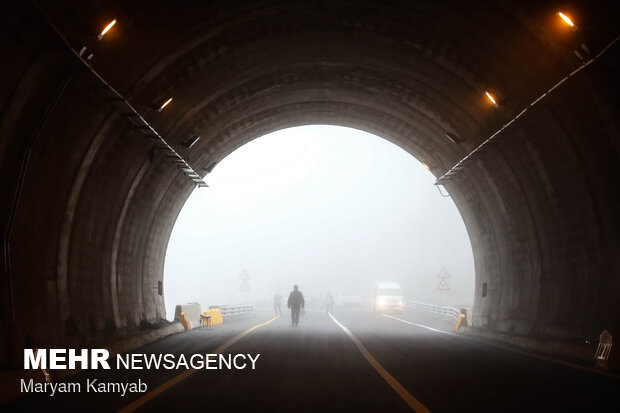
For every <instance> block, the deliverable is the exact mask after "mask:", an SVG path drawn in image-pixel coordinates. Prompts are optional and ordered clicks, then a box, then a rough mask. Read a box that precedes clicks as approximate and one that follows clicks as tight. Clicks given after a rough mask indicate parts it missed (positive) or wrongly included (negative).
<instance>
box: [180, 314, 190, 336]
mask: <svg viewBox="0 0 620 413" xmlns="http://www.w3.org/2000/svg"><path fill="white" fill-rule="evenodd" d="M179 321H181V324H182V325H183V328H184V329H185V331H189V330H191V329H192V325H191V324H190V323H189V318H187V314H185V311H184V312H182V313H181V315H180V317H179Z"/></svg>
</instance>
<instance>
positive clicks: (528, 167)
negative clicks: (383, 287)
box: [0, 0, 620, 369]
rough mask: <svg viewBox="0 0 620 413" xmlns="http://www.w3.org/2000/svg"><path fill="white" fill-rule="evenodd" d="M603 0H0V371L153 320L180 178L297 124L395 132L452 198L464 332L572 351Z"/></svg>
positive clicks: (596, 313) (603, 298) (618, 264)
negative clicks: (31, 351)
mask: <svg viewBox="0 0 620 413" xmlns="http://www.w3.org/2000/svg"><path fill="white" fill-rule="evenodd" d="M609 7H610V6H609V4H608V3H605V2H585V1H571V2H558V1H548V2H540V1H531V2H529V1H528V2H509V1H501V0H489V1H480V2H478V1H476V2H458V1H445V2H444V1H415V2H414V1H400V0H395V1H390V2H382V1H372V0H363V1H348V0H335V1H278V0H263V1H254V2H249V1H239V2H201V1H187V2H149V1H135V2H122V1H106V2H102V1H80V2H77V1H71V0H62V1H58V2H44V1H37V2H35V1H33V2H30V1H26V2H3V4H2V25H1V30H2V36H1V44H2V50H3V61H4V63H3V65H2V79H0V85H1V90H0V97H1V103H2V104H1V109H0V135H1V138H0V176H1V186H0V199H1V200H2V204H1V208H2V209H1V211H2V213H1V215H0V217H1V220H0V228H1V230H2V234H3V249H2V258H3V260H2V261H3V268H2V271H3V274H2V297H1V300H2V306H1V308H2V311H1V313H2V321H1V322H2V328H1V330H0V331H1V334H0V335H1V337H2V339H1V341H0V343H1V344H0V356H1V359H0V365H1V366H2V368H4V369H8V368H14V367H16V366H17V367H19V366H20V364H21V362H22V359H21V354H22V349H23V348H25V347H28V348H33V347H39V348H53V347H79V346H89V347H92V346H97V345H106V344H109V343H112V342H114V341H117V340H121V339H123V338H125V337H130V336H131V335H132V334H135V333H136V332H139V331H144V330H149V331H150V330H157V329H159V328H163V327H165V326H166V325H167V324H166V322H165V318H166V315H165V307H164V300H163V295H161V291H158V283H161V282H163V266H164V258H165V253H166V248H167V244H168V240H169V237H170V234H171V231H172V228H173V226H174V223H175V220H176V217H177V216H178V214H179V212H180V210H181V208H182V207H183V205H184V202H185V201H186V199H187V198H188V197H189V195H190V194H191V192H192V191H193V190H201V191H208V190H209V188H208V187H206V185H207V184H208V176H207V175H208V173H209V172H210V171H211V170H212V169H213V168H214V166H215V165H217V163H218V162H219V161H221V160H222V159H223V158H225V157H226V156H227V155H229V154H230V153H232V152H233V151H234V150H235V149H237V148H239V147H240V146H242V145H244V144H245V143H247V142H249V141H251V140H253V139H255V138H257V137H260V136H262V135H265V134H267V133H269V132H273V131H277V130H280V129H284V128H288V127H293V126H300V125H311V124H325V125H338V126H347V127H352V128H357V129H361V130H363V131H367V132H370V133H373V134H375V135H377V136H380V137H382V138H384V139H387V140H389V141H391V142H393V143H395V144H396V145H398V146H400V147H402V148H403V149H404V150H406V151H407V152H409V153H410V154H411V155H413V156H414V157H415V158H417V159H418V160H419V161H420V162H423V163H424V164H425V165H426V166H427V167H428V169H429V170H430V171H431V172H432V173H433V174H434V175H435V177H436V178H437V183H436V184H437V185H438V186H439V187H440V189H442V191H445V192H446V193H448V194H449V195H450V196H451V197H452V198H453V200H454V202H455V204H456V205H457V207H458V209H459V211H460V213H461V215H462V218H463V220H464V222H465V225H466V228H467V231H468V234H469V237H470V240H471V245H472V248H473V254H474V261H475V271H476V276H475V277H476V287H475V301H474V307H473V314H472V328H471V330H472V331H473V333H472V334H474V333H475V334H479V335H482V336H485V337H490V338H493V339H497V340H503V341H505V342H518V343H519V344H521V345H523V346H526V347H530V348H538V349H544V348H550V347H552V348H554V349H556V350H558V351H561V352H563V353H565V354H571V355H580V354H582V353H581V351H582V350H581V349H582V346H583V344H584V343H586V342H588V341H593V340H594V341H596V340H598V335H599V334H600V333H601V332H602V331H603V330H605V329H607V330H613V329H618V328H620V299H619V298H620V296H619V293H618V291H620V276H619V273H620V254H619V253H618V252H619V248H620V215H619V214H618V211H620V202H619V199H618V191H617V186H616V185H617V184H618V182H619V178H620V176H619V174H618V166H619V157H620V123H619V120H620V111H619V108H620V105H619V102H620V99H619V97H620V96H619V94H618V93H619V91H620V88H619V81H620V78H619V73H620V71H619V70H618V59H619V56H620V54H619V53H618V47H619V45H618V44H617V42H616V40H617V36H618V23H617V20H616V19H615V17H617V16H614V13H613V12H611V11H610V9H609ZM560 11H562V12H563V15H564V16H570V17H571V18H572V19H573V20H570V21H571V25H572V26H571V25H568V24H567V23H566V21H563V20H562V19H560V18H559V16H558V12H560ZM112 21H113V22H114V23H115V24H114V25H113V26H110V27H107V26H109V25H110V22H112ZM104 28H107V29H109V30H108V31H106V32H105V33H103V31H102V30H103V29H104ZM205 176H207V177H206V178H205ZM196 187H200V188H196Z"/></svg>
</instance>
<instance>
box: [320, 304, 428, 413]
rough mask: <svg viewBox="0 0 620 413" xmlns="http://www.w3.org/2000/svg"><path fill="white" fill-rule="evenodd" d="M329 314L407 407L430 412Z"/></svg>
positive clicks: (425, 412)
mask: <svg viewBox="0 0 620 413" xmlns="http://www.w3.org/2000/svg"><path fill="white" fill-rule="evenodd" d="M329 316H330V317H331V319H332V321H333V322H334V323H336V325H338V327H340V328H341V329H342V330H343V331H344V332H345V333H346V334H347V336H349V338H350V339H351V341H353V344H355V346H356V347H357V349H358V350H359V351H360V353H362V355H363V356H364V358H365V359H366V361H368V363H370V365H371V366H372V367H373V368H374V369H375V370H376V371H377V373H379V375H380V376H381V377H382V378H383V379H384V380H385V381H386V382H387V383H388V384H389V385H390V386H391V387H392V389H394V391H395V392H396V393H397V394H398V395H399V396H400V397H401V398H402V399H403V400H404V401H405V403H407V404H408V405H409V407H411V408H412V409H413V410H414V411H416V412H417V413H430V410H428V408H426V406H424V405H423V404H422V403H420V402H419V401H418V399H416V398H415V397H413V395H412V394H411V393H409V392H408V391H407V389H405V387H404V386H403V385H402V384H400V382H399V381H398V380H396V378H394V376H392V375H391V374H390V373H388V371H387V370H386V369H385V368H384V367H383V366H382V365H381V364H379V362H378V361H377V360H376V359H375V358H374V357H373V355H372V354H370V352H369V351H368V350H367V349H366V347H364V345H363V344H362V342H361V341H359V340H358V339H357V337H355V336H354V335H353V333H351V331H349V329H348V328H346V327H345V326H344V325H342V324H341V323H340V322H339V321H338V320H336V317H334V316H333V315H332V314H331V313H330V314H329Z"/></svg>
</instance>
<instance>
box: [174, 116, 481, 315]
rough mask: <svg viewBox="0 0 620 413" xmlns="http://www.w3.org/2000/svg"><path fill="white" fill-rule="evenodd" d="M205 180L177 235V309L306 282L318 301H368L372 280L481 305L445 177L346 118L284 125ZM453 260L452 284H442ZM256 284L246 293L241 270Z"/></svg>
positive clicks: (312, 300)
mask: <svg viewBox="0 0 620 413" xmlns="http://www.w3.org/2000/svg"><path fill="white" fill-rule="evenodd" d="M206 180H207V183H208V184H209V185H210V187H209V188H204V189H202V188H201V189H196V190H194V192H193V193H192V195H191V196H190V197H189V199H188V200H187V202H186V204H185V206H184V207H183V209H182V211H181V213H180V215H179V217H178V219H177V222H176V224H175V227H174V230H173V232H172V235H171V238H170V241H169V244H168V249H167V254H166V261H165V268H164V296H165V301H166V315H167V318H168V319H172V318H173V317H174V308H175V306H176V305H177V304H183V303H187V302H198V303H200V304H201V306H202V308H208V306H209V305H222V304H254V305H260V304H265V305H268V304H269V303H270V301H271V299H272V297H273V295H274V293H275V292H276V291H279V292H280V293H281V294H282V295H283V296H284V297H285V298H286V296H287V295H288V293H289V291H290V290H291V289H292V286H293V284H298V285H299V286H300V289H301V291H302V292H303V293H304V294H305V296H306V301H307V303H308V304H309V305H310V306H320V305H322V303H323V300H324V297H325V295H326V293H327V292H328V291H329V292H331V293H332V294H333V295H335V296H336V297H338V296H341V295H347V296H359V297H360V299H361V306H362V307H365V306H369V302H370V295H371V290H372V287H373V284H374V283H376V282H382V281H393V282H398V283H400V285H401V286H402V288H403V293H404V295H405V298H406V299H412V300H416V301H422V302H428V303H433V304H442V305H449V306H457V307H459V306H471V305H472V304H473V291H474V265H473V257H472V250H471V245H470V242H469V238H468V236H467V232H466V229H465V226H464V223H463V221H462V219H461V216H460V214H459V212H458V210H457V209H456V207H455V205H454V203H453V201H452V199H451V198H449V197H444V196H442V194H440V192H439V191H438V189H437V188H436V187H435V186H434V185H433V183H434V180H435V178H434V176H433V175H432V174H431V173H430V172H429V171H428V170H427V169H426V168H425V167H424V166H423V164H422V163H421V162H420V161H418V160H417V159H415V158H414V157H413V156H411V155H410V154H409V153H407V152H406V151H404V150H403V149H402V148H400V147H398V146H396V145H394V144H392V143H391V142H389V141H387V140H385V139H382V138H380V137H377V136H375V135H372V134H369V133H366V132H363V131H360V130H356V129H351V128H345V127H336V126H325V125H314V126H303V127H296V128H290V129H284V130H280V131H277V132H274V133H271V134H268V135H265V136H263V137H261V138H258V139H255V140H254V141H252V142H250V143H248V144H246V145H244V146H243V147H241V148H239V149H237V150H236V151H235V152H233V153H232V154H231V155H229V156H228V157H227V158H225V159H224V160H223V161H222V162H220V164H219V165H218V166H217V167H216V168H215V169H214V170H213V171H212V173H211V174H209V175H208V176H207V177H206ZM442 268H445V269H446V270H447V272H448V274H449V275H450V278H449V279H447V284H448V286H449V290H438V289H437V287H438V284H439V282H440V281H441V280H440V279H438V278H437V275H438V273H439V272H440V271H441V269H442ZM244 271H245V272H247V274H249V277H250V280H248V284H249V287H250V289H251V291H249V292H244V291H240V287H241V283H242V280H240V275H241V273H242V272H244Z"/></svg>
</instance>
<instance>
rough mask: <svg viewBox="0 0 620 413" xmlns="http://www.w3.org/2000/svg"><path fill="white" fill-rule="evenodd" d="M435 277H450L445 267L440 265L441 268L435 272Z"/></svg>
mask: <svg viewBox="0 0 620 413" xmlns="http://www.w3.org/2000/svg"><path fill="white" fill-rule="evenodd" d="M437 278H444V279H445V278H450V274H448V270H446V267H441V270H439V273H438V274H437Z"/></svg>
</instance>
